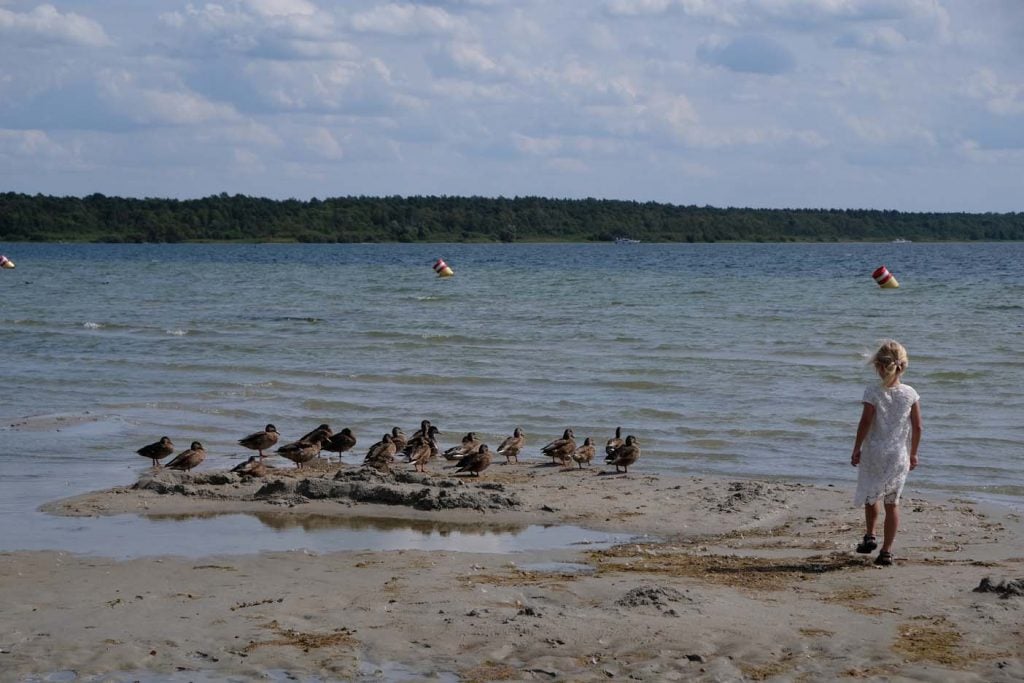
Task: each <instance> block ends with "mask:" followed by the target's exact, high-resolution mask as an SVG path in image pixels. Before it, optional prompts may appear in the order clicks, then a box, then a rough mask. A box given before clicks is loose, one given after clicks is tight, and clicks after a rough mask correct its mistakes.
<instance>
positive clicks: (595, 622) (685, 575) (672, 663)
mask: <svg viewBox="0 0 1024 683" xmlns="http://www.w3.org/2000/svg"><path fill="white" fill-rule="evenodd" d="M640 464H641V465H642V463H640ZM635 469H636V471H631V472H630V473H629V474H628V475H615V474H613V473H611V472H608V471H607V470H602V468H601V467H599V466H594V467H593V468H590V469H583V470H575V469H573V470H571V469H568V468H565V469H563V468H560V467H554V466H548V465H543V464H540V463H537V462H523V463H520V464H518V465H516V464H512V465H492V466H491V467H490V469H488V470H486V471H485V472H484V473H483V475H482V476H481V477H479V478H473V477H467V478H455V477H453V476H451V475H450V474H448V473H447V472H446V471H443V470H440V469H439V468H435V469H434V470H433V471H431V472H428V473H427V474H426V475H414V474H411V473H404V472H403V473H400V474H399V475H398V476H397V477H396V476H388V475H379V474H377V473H374V472H370V471H367V470H362V469H360V468H355V467H343V468H340V469H339V467H338V466H337V465H334V466H321V467H318V468H309V469H306V470H305V471H298V470H294V469H282V470H279V471H277V472H275V473H273V474H272V475H270V476H268V477H267V478H265V479H240V478H239V477H238V475H234V474H229V473H225V472H214V471H205V472H204V471H199V472H196V473H193V474H182V473H174V472H167V471H158V472H156V473H154V474H152V475H147V476H144V477H143V478H142V479H141V480H140V481H139V483H138V484H136V486H135V487H128V488H116V489H111V490H107V491H100V492H96V493H91V494H87V495H83V496H78V497H76V498H72V499H67V500H62V501H58V502H56V503H54V504H52V505H50V506H49V507H48V511H50V512H52V513H54V514H61V515H78V516H96V515H117V514H126V513H131V514H142V515H175V514H195V513H217V512H225V511H244V512H251V513H256V514H262V515H271V516H274V517H275V518H277V519H279V520H282V523H296V524H302V523H304V520H306V521H308V523H315V520H317V519H322V518H324V516H328V517H336V516H337V517H345V516H348V517H360V518H366V517H379V518H397V519H404V520H410V523H412V521H413V520H416V521H422V520H436V521H445V522H450V523H452V524H469V525H474V526H477V527H479V526H486V525H494V526H496V527H503V526H504V527H508V526H515V525H525V524H536V523H543V524H572V525H576V526H580V527H584V528H587V529H593V530H599V531H613V532H617V533H622V534H624V535H626V536H631V537H632V538H633V540H631V541H629V542H627V543H624V544H621V545H616V546H611V547H600V548H594V547H587V546H582V547H570V548H564V549H559V550H548V551H531V552H525V553H515V554H496V553H473V552H451V551H417V550H396V551H384V552H381V551H375V552H367V551H347V552H334V553H329V554H327V553H325V554H315V553H310V552H308V551H293V552H273V553H262V554H256V555H223V556H216V557H204V558H202V559H200V560H195V559H190V558H182V557H173V556H166V557H144V558H138V559H129V560H115V559H106V558H97V557H89V556H80V555H71V554H67V553H62V552H13V553H3V554H0V605H2V606H3V607H2V610H3V623H4V628H3V633H2V634H0V680H3V681H22V680H33V681H34V680H45V679H46V676H50V675H53V674H54V673H55V672H74V676H76V677H77V680H139V679H142V680H161V679H166V678H173V680H221V679H225V678H233V679H235V680H245V679H250V678H261V677H270V678H276V679H279V680H286V679H289V678H291V679H293V680H294V679H297V680H440V681H505V680H510V681H520V680H521V681H605V680H638V681H666V680H707V681H736V680H787V681H788V680H803V681H818V680H833V679H853V680H932V681H1019V680H1022V679H1024V596H1022V595H1021V593H1022V592H1024V591H1022V589H1024V581H1022V580H1024V544H1022V542H1021V541H1022V538H1024V536H1022V528H1021V519H1020V517H1019V516H1018V515H1015V514H1013V513H1011V512H1009V511H1007V510H1002V509H983V508H982V507H981V506H979V505H977V504H974V503H972V502H970V501H966V500H957V499H952V500H945V501H937V500H925V499H922V498H919V497H916V496H912V497H906V498H905V499H904V503H903V512H904V515H903V528H902V530H901V533H900V535H899V537H898V538H897V545H896V548H895V551H896V556H897V564H896V566H893V567H886V568H880V567H876V566H874V565H873V564H872V563H871V559H872V557H871V556H863V555H857V554H856V553H854V552H853V547H854V545H855V544H856V542H857V541H858V540H859V537H860V535H861V533H862V519H861V511H860V510H859V509H855V508H853V507H852V506H851V505H850V498H851V493H852V492H851V491H848V490H845V489H840V488H839V487H836V488H831V487H826V488H816V487H812V486H808V485H803V484H798V483H786V482H778V481H741V480H735V479H712V478H673V477H669V476H653V475H650V474H645V473H644V471H643V468H642V467H640V466H638V467H637V468H635ZM983 583H984V585H988V586H991V587H992V588H993V590H992V591H989V592H978V591H976V590H975V589H976V588H978V587H979V585H982V584H983ZM1000 584H1001V585H1002V590H1000V589H999V587H1000ZM1015 588H1016V590H1014V589H1015ZM101 674H104V675H107V677H97V678H91V677H94V676H99V675H101ZM67 675H68V676H72V674H67ZM62 680H76V678H74V677H70V678H69V677H65V678H64V679H62Z"/></svg>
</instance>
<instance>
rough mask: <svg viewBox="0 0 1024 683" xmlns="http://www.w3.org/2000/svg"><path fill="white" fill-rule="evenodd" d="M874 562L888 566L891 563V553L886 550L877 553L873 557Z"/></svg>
mask: <svg viewBox="0 0 1024 683" xmlns="http://www.w3.org/2000/svg"><path fill="white" fill-rule="evenodd" d="M875 564H880V565H882V566H883V567H888V566H890V565H891V564H892V553H890V552H889V551H888V550H883V551H882V552H880V553H878V557H876V558H875Z"/></svg>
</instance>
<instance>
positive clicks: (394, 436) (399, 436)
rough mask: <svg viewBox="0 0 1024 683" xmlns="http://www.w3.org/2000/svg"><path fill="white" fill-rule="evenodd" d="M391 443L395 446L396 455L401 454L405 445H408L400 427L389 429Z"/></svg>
mask: <svg viewBox="0 0 1024 683" xmlns="http://www.w3.org/2000/svg"><path fill="white" fill-rule="evenodd" d="M391 443H393V444H395V452H396V453H401V452H402V451H403V450H404V449H405V444H407V443H409V439H408V437H406V436H405V432H403V431H402V428H401V427H392V428H391Z"/></svg>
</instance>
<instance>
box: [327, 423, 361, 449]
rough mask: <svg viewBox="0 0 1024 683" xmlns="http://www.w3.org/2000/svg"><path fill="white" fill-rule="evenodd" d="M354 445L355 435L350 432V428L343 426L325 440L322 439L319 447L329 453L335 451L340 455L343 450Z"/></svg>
mask: <svg viewBox="0 0 1024 683" xmlns="http://www.w3.org/2000/svg"><path fill="white" fill-rule="evenodd" d="M355 445H356V435H355V434H353V433H352V429H351V428H349V427H345V428H344V429H342V430H341V431H340V432H338V433H337V434H332V435H331V436H330V438H328V439H327V441H324V442H323V443H322V444H321V445H320V448H322V449H323V450H325V451H330V452H331V453H337V454H338V455H341V454H342V453H344V452H345V451H350V450H352V449H353V448H354V447H355Z"/></svg>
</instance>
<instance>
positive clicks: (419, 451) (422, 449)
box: [406, 439, 431, 473]
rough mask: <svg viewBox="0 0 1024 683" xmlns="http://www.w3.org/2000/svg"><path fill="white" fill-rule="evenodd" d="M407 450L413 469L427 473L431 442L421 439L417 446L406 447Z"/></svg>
mask: <svg viewBox="0 0 1024 683" xmlns="http://www.w3.org/2000/svg"><path fill="white" fill-rule="evenodd" d="M409 449H411V450H409ZM406 450H408V462H411V463H412V467H413V469H414V470H416V471H417V472H423V473H426V471H427V463H428V462H430V452H431V451H430V441H429V440H427V439H419V440H418V441H417V442H416V443H415V444H409V445H408V446H406Z"/></svg>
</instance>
